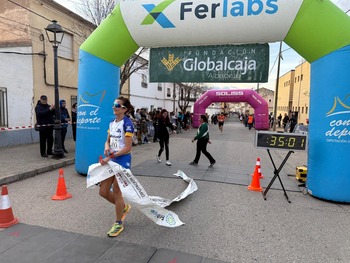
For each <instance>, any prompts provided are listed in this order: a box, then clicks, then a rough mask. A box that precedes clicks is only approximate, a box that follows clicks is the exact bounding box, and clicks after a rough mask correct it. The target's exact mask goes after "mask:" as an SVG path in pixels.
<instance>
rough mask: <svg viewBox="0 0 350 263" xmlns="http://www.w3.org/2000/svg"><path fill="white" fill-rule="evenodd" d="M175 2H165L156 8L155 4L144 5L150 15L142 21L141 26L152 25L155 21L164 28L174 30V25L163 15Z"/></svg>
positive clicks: (170, 0) (172, 0) (168, 0)
mask: <svg viewBox="0 0 350 263" xmlns="http://www.w3.org/2000/svg"><path fill="white" fill-rule="evenodd" d="M174 1H175V0H165V1H163V2H161V3H160V4H158V5H157V6H155V5H154V4H145V5H142V6H143V7H144V8H145V9H146V10H147V11H148V13H149V14H148V15H147V16H146V17H145V19H144V20H143V21H142V23H141V25H152V24H153V23H154V21H157V23H158V24H159V25H160V26H161V27H163V28H174V27H175V26H174V24H173V23H171V21H170V20H169V19H168V18H167V17H166V16H165V15H164V14H163V13H162V12H163V11H164V9H165V8H167V7H168V6H169V5H170V4H171V3H172V2H174Z"/></svg>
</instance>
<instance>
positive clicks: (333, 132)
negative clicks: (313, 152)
mask: <svg viewBox="0 0 350 263" xmlns="http://www.w3.org/2000/svg"><path fill="white" fill-rule="evenodd" d="M347 100H350V94H348V95H346V96H345V98H344V99H343V100H341V99H340V98H339V97H335V98H334V101H333V106H332V108H331V109H330V110H329V111H328V112H327V113H326V118H328V117H333V118H332V120H331V121H330V122H329V130H328V131H326V133H325V135H326V138H327V142H332V143H350V106H349V105H348V104H346V101H347Z"/></svg>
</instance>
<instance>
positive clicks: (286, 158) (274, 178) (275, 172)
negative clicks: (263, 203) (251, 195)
mask: <svg viewBox="0 0 350 263" xmlns="http://www.w3.org/2000/svg"><path fill="white" fill-rule="evenodd" d="M266 150H267V153H268V154H269V156H270V160H271V162H272V165H273V168H274V171H273V173H274V176H273V178H272V179H271V181H270V183H269V185H268V186H267V187H266V189H265V191H263V192H262V194H263V197H264V200H266V194H267V192H268V191H269V190H270V188H271V186H272V184H273V182H274V181H275V180H276V178H278V180H279V181H280V183H281V186H282V189H283V192H284V196H285V197H286V198H287V201H288V203H290V201H289V198H288V195H287V192H286V189H284V186H283V183H282V180H281V178H280V175H279V173H280V171H281V170H282V168H283V166H284V165H285V164H286V162H287V160H288V158H289V156H290V155H291V154H292V153H294V152H293V151H289V152H288V153H287V155H286V157H284V159H283V161H282V163H281V165H280V166H279V167H278V169H277V168H276V165H275V162H274V161H273V159H272V156H271V153H270V149H266Z"/></svg>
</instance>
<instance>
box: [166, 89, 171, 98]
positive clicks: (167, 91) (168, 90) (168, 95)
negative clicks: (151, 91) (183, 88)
mask: <svg viewBox="0 0 350 263" xmlns="http://www.w3.org/2000/svg"><path fill="white" fill-rule="evenodd" d="M166 96H167V97H168V98H169V97H171V92H170V88H167V89H166Z"/></svg>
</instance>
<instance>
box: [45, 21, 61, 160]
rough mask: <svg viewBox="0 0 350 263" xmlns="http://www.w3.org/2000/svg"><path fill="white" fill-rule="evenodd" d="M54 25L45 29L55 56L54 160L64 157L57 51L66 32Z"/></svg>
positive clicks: (55, 22)
mask: <svg viewBox="0 0 350 263" xmlns="http://www.w3.org/2000/svg"><path fill="white" fill-rule="evenodd" d="M51 22H52V24H49V25H48V26H47V28H45V31H46V35H47V38H48V39H49V41H50V42H51V43H52V46H53V55H54V75H55V125H54V130H55V144H54V150H53V157H54V158H62V157H64V153H63V148H62V140H61V128H62V127H61V112H60V106H59V97H60V96H59V92H58V63H57V49H58V45H59V44H61V43H62V40H63V36H64V31H63V29H62V27H61V26H60V25H59V24H57V21H56V20H52V21H51Z"/></svg>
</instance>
